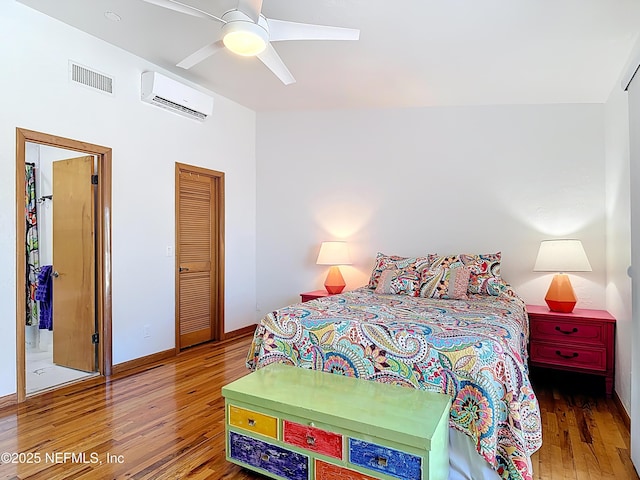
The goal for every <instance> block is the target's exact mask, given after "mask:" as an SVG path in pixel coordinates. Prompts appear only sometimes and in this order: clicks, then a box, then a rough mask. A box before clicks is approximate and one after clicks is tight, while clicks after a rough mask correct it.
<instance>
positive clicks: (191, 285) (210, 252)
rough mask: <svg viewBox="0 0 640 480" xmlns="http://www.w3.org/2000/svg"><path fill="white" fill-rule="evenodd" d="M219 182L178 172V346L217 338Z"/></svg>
mask: <svg viewBox="0 0 640 480" xmlns="http://www.w3.org/2000/svg"><path fill="white" fill-rule="evenodd" d="M215 187H216V182H215V180H214V179H212V178H211V177H208V176H205V175H199V174H194V173H191V172H188V173H187V172H184V171H182V172H180V173H179V191H178V202H177V203H178V209H179V211H178V225H177V226H178V248H177V251H176V253H177V255H178V278H179V280H178V282H177V283H178V295H177V297H178V302H179V305H178V329H179V348H185V347H188V346H191V345H195V344H198V343H203V342H207V341H209V340H214V339H215V331H216V330H215V326H216V320H217V319H216V318H215V312H216V309H215V308H213V307H214V306H215V304H216V303H217V301H218V299H217V295H216V292H217V289H216V275H215V270H214V268H213V266H214V265H216V264H217V262H216V257H215V255H216V248H215V247H216V245H215V242H216V241H217V235H216V230H217V228H216V226H217V223H218V222H217V218H216V209H215V208H214V206H215V205H214V200H215V198H216V195H215V193H216V192H215Z"/></svg>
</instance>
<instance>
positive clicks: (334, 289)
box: [324, 265, 346, 293]
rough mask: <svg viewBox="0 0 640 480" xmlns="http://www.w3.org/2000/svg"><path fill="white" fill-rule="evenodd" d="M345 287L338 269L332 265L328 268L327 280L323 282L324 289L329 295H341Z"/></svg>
mask: <svg viewBox="0 0 640 480" xmlns="http://www.w3.org/2000/svg"><path fill="white" fill-rule="evenodd" d="M345 286H346V284H345V283H344V278H343V277H342V273H340V269H339V268H338V267H337V266H336V265H333V266H332V267H331V268H329V273H328V274H327V279H326V280H325V281H324V288H326V289H327V292H329V293H341V292H342V290H344V287H345Z"/></svg>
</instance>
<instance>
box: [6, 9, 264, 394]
mask: <svg viewBox="0 0 640 480" xmlns="http://www.w3.org/2000/svg"><path fill="white" fill-rule="evenodd" d="M69 59H72V60H74V61H76V62H78V63H80V64H83V65H87V66H89V67H91V68H94V69H96V70H98V71H100V72H104V73H107V74H109V75H113V76H115V79H116V80H115V95H114V96H109V95H105V94H102V93H99V92H95V91H93V90H91V89H88V88H83V87H80V86H76V85H72V84H71V83H70V82H69V81H68V72H67V69H68V61H69ZM0 64H2V65H3V67H2V74H1V75H0V91H2V92H4V97H3V101H2V115H0V232H1V234H0V330H1V331H2V336H1V337H0V396H4V395H7V394H10V393H13V392H15V391H16V372H15V363H16V358H15V355H16V350H15V337H16V335H15V333H16V330H15V329H16V319H15V316H16V277H15V268H16V264H15V262H16V258H15V257H16V252H15V235H16V230H15V225H16V219H15V195H16V192H15V143H16V140H15V135H16V133H15V129H16V127H21V128H27V129H30V130H35V131H40V132H44V133H49V134H53V135H58V136H61V137H67V138H72V139H75V140H81V141H86V142H89V143H93V144H98V145H104V146H108V147H111V148H113V209H112V234H113V259H112V260H113V362H114V364H117V363H121V362H124V361H127V360H130V359H133V358H138V357H141V356H145V355H149V354H151V353H155V352H158V351H163V350H166V349H170V348H173V346H174V259H173V258H170V257H166V247H167V246H173V244H174V241H175V229H174V168H175V162H183V163H188V164H193V165H197V166H201V167H205V168H211V169H215V170H219V171H223V172H225V174H226V177H225V180H226V185H225V193H226V201H225V206H226V212H225V215H226V229H225V233H226V238H225V254H226V258H225V261H226V277H225V288H226V292H225V293H226V296H225V315H226V318H225V320H226V330H227V331H232V330H236V329H239V328H242V327H244V326H247V325H250V324H252V323H254V322H255V298H256V293H255V292H256V274H255V262H256V249H255V242H256V232H255V222H256V193H255V192H256V172H255V120H256V118H255V113H254V112H253V111H251V110H248V109H246V108H244V107H241V106H239V105H238V104H236V103H234V102H231V101H230V100H228V99H225V98H223V97H220V96H217V95H214V97H215V106H214V114H213V115H212V117H211V118H209V119H208V120H207V121H206V122H205V123H202V124H201V123H198V122H196V121H193V120H190V119H186V118H183V117H180V116H177V115H174V114H172V113H169V112H167V111H164V110H161V109H158V108H156V107H153V106H151V105H148V104H144V103H142V102H141V101H140V99H139V96H140V93H139V88H140V87H139V85H140V74H141V73H142V71H144V70H160V69H159V68H158V67H155V66H154V65H151V64H149V63H147V62H145V61H144V60H142V59H140V58H138V57H135V56H133V55H130V54H128V53H126V52H124V51H122V50H120V49H118V48H116V47H113V46H111V45H108V44H106V43H104V42H102V41H100V40H97V39H95V38H93V37H91V36H88V35H86V34H84V33H82V32H80V31H78V30H76V29H73V28H70V27H68V26H66V25H64V24H62V23H60V22H57V21H55V20H53V19H51V18H49V17H46V16H44V15H42V14H40V13H38V12H35V11H33V10H31V9H29V8H27V7H25V6H23V5H21V4H18V3H16V2H6V1H4V2H0ZM165 73H167V72H165ZM20 288H21V287H20ZM147 323H151V324H152V325H153V331H152V335H151V337H150V338H143V324H147Z"/></svg>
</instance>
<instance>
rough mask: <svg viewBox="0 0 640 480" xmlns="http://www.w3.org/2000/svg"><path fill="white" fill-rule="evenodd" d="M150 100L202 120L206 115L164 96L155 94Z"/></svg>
mask: <svg viewBox="0 0 640 480" xmlns="http://www.w3.org/2000/svg"><path fill="white" fill-rule="evenodd" d="M152 101H153V102H154V103H160V104H162V105H164V106H165V107H170V108H172V109H175V110H179V111H181V112H182V113H186V114H187V115H189V116H193V117H196V118H198V119H200V120H204V119H206V118H207V116H206V115H205V114H204V113H201V112H198V111H197V110H192V109H191V108H188V107H185V106H184V105H180V104H178V103H175V102H172V101H171V100H167V99H166V98H162V97H159V96H157V95H156V96H155V97H153V100H152Z"/></svg>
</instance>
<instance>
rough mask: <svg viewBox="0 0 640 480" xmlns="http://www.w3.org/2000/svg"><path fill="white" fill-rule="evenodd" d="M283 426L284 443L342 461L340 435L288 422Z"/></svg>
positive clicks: (285, 421)
mask: <svg viewBox="0 0 640 480" xmlns="http://www.w3.org/2000/svg"><path fill="white" fill-rule="evenodd" d="M283 425H284V433H283V440H284V441H285V442H287V443H290V444H291V445H295V446H296V447H301V448H305V449H307V450H311V451H313V452H317V453H322V454H323V455H327V456H329V457H334V458H338V459H340V460H342V435H340V434H338V433H334V432H327V431H326V430H322V429H320V428H317V427H312V426H308V425H301V424H299V423H295V422H290V421H288V420H284V422H283Z"/></svg>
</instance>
